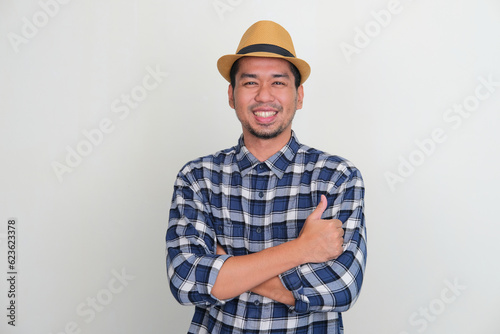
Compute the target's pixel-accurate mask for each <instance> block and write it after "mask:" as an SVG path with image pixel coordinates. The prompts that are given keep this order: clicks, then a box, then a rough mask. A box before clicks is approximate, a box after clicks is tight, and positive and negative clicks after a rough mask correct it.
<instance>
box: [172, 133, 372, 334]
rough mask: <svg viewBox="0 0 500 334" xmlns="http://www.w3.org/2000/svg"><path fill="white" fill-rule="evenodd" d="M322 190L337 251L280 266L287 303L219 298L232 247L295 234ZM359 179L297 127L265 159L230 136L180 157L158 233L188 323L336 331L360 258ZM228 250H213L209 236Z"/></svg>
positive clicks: (212, 327) (208, 327) (211, 327)
mask: <svg viewBox="0 0 500 334" xmlns="http://www.w3.org/2000/svg"><path fill="white" fill-rule="evenodd" d="M321 195H325V196H326V197H327V199H328V208H327V209H326V211H325V212H324V213H323V216H322V218H323V219H339V220H341V221H342V222H343V228H344V231H345V234H344V252H343V253H342V254H341V255H340V256H339V257H338V258H337V259H335V260H332V261H328V262H324V263H306V264H303V265H300V266H298V267H296V268H293V269H290V270H288V271H286V272H284V273H282V274H281V275H279V277H280V279H281V282H282V283H283V285H284V286H285V287H286V288H287V289H288V290H290V291H291V292H292V293H293V296H294V297H295V305H294V306H289V305H285V304H282V303H279V302H276V301H274V300H272V299H270V298H267V297H263V296H261V295H258V294H255V293H252V292H245V293H243V294H241V295H239V296H237V297H235V298H232V299H229V300H219V299H217V298H216V297H214V296H213V295H212V294H211V293H210V292H211V290H212V287H213V286H214V283H215V280H216V278H217V274H218V273H219V270H220V268H221V267H222V265H223V264H224V261H225V260H227V259H228V258H229V257H230V256H239V255H246V254H250V253H254V252H259V251H261V250H263V249H266V248H268V247H273V246H276V245H279V244H282V243H284V242H287V241H290V240H293V239H295V238H297V237H298V235H299V232H300V230H301V229H302V226H303V225H304V222H305V220H306V218H307V217H308V216H309V215H310V214H311V212H312V211H313V210H314V209H315V208H316V206H317V205H318V203H319V201H320V197H321ZM363 207H364V185H363V180H362V178H361V174H360V172H359V171H358V169H356V167H354V166H353V165H352V164H351V163H350V162H349V161H347V160H345V159H343V158H340V157H338V156H332V155H329V154H326V153H324V152H321V151H318V150H316V149H313V148H309V147H307V146H305V145H302V144H300V143H299V142H298V140H297V138H296V137H295V134H294V133H292V137H291V139H290V141H289V142H288V144H287V145H286V146H285V147H283V148H282V149H281V150H280V151H279V152H277V153H276V154H274V155H273V156H272V157H271V158H269V159H268V160H266V161H264V162H260V161H258V160H257V159H256V158H255V157H254V156H253V155H252V154H251V153H250V152H249V151H248V149H247V148H246V147H245V145H244V142H243V137H241V138H240V140H239V143H238V145H237V146H235V147H232V148H230V149H227V150H223V151H220V152H218V153H216V154H214V155H210V156H207V157H203V158H200V159H197V160H194V161H192V162H189V163H188V164H186V165H185V166H184V167H183V168H182V170H181V171H180V173H179V174H178V176H177V179H176V182H175V185H174V194H173V200H172V206H171V209H170V219H169V225H168V230H167V235H166V241H167V272H168V277H169V279H170V289H171V291H172V294H173V295H174V297H175V298H176V299H177V300H178V301H179V303H181V304H183V305H195V306H196V308H195V314H194V316H193V320H192V322H191V327H190V328H189V333H233V334H235V333H329V334H334V333H343V325H342V317H341V313H340V312H343V311H346V310H347V309H349V307H351V306H352V305H353V303H354V302H355V301H356V299H357V298H358V296H359V293H360V289H361V284H362V281H363V276H364V271H365V263H366V229H365V219H364V214H363ZM217 243H219V244H220V245H222V246H223V248H224V250H225V251H226V252H227V254H228V255H216V244H217Z"/></svg>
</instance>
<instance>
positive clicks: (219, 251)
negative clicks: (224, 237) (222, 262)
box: [215, 243, 227, 255]
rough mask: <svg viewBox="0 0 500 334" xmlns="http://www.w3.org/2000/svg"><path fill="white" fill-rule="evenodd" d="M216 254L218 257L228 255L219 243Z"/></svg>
mask: <svg viewBox="0 0 500 334" xmlns="http://www.w3.org/2000/svg"><path fill="white" fill-rule="evenodd" d="M215 254H217V255H227V253H226V251H225V250H224V248H222V246H221V245H219V243H217V249H216V250H215Z"/></svg>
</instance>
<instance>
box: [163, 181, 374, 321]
mask: <svg viewBox="0 0 500 334" xmlns="http://www.w3.org/2000/svg"><path fill="white" fill-rule="evenodd" d="M344 181H345V182H344V183H343V184H342V186H341V189H338V191H337V194H336V196H335V197H334V202H333V204H332V205H333V210H334V212H335V214H334V217H335V218H338V220H337V219H332V220H323V219H321V214H322V212H323V211H324V210H325V208H326V206H327V203H326V198H325V197H324V196H322V198H321V202H320V204H319V205H318V207H317V208H316V209H315V210H314V212H313V213H312V214H310V216H309V217H308V218H307V219H306V221H305V223H304V225H303V228H302V230H301V232H300V234H299V236H298V237H297V238H296V239H294V240H291V241H288V242H285V243H283V244H280V245H278V246H275V247H270V248H267V249H264V250H262V251H260V252H257V253H252V254H249V255H242V256H228V255H227V254H225V251H224V249H222V247H220V246H218V247H217V244H216V240H215V239H214V238H213V235H212V234H211V233H208V232H209V231H210V230H206V229H205V225H204V223H203V222H204V220H205V219H206V217H204V216H203V206H202V205H203V204H202V201H200V200H198V199H197V198H196V194H195V193H194V192H192V191H191V190H189V189H188V188H186V187H181V188H179V189H178V190H177V195H176V196H177V198H178V200H175V201H174V203H177V201H179V203H181V204H179V205H177V204H176V206H173V208H172V209H171V224H170V227H169V229H168V231H167V246H168V255H167V267H168V276H169V279H170V287H171V290H172V293H173V295H174V296H175V298H176V299H177V300H178V301H179V302H180V303H181V304H185V305H200V306H207V305H216V304H224V303H225V302H226V301H227V300H229V299H231V298H234V297H237V296H239V295H241V294H242V293H244V292H247V291H251V292H254V293H257V294H260V295H262V296H265V297H269V298H271V299H273V300H276V301H278V302H281V303H284V304H288V305H294V306H295V308H294V310H295V311H296V312H309V311H337V312H343V311H345V310H347V309H348V308H349V307H350V306H351V305H352V304H353V303H354V302H355V300H356V299H357V296H358V295H359V291H360V289H361V285H362V281H363V276H364V269H365V261H366V231H365V226H364V215H363V206H364V205H363V193H364V188H363V183H362V179H361V177H360V176H359V174H351V175H350V176H349V177H348V179H347V180H344ZM185 203H189V206H188V205H186V204H185ZM341 222H343V224H342V223H341ZM342 225H343V226H342ZM344 232H345V234H344V235H342V234H343V233H344Z"/></svg>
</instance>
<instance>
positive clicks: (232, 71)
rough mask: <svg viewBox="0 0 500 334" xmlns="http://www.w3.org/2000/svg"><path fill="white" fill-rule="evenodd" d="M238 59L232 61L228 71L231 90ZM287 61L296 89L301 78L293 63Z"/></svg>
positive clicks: (233, 85) (234, 81) (236, 71)
mask: <svg viewBox="0 0 500 334" xmlns="http://www.w3.org/2000/svg"><path fill="white" fill-rule="evenodd" d="M240 59H241V58H240ZM240 59H238V60H236V61H235V62H234V63H233V66H231V71H229V77H230V79H231V86H232V87H233V90H234V87H235V85H236V73H238V68H239V66H240V65H239V62H240ZM288 63H289V64H290V71H291V72H292V74H293V77H294V78H295V89H298V88H299V86H300V81H301V79H302V78H301V75H300V72H299V70H298V68H297V67H296V66H295V65H294V64H292V63H291V62H288Z"/></svg>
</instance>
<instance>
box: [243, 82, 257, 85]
mask: <svg viewBox="0 0 500 334" xmlns="http://www.w3.org/2000/svg"><path fill="white" fill-rule="evenodd" d="M256 84H257V83H256V82H255V81H247V82H245V83H244V84H243V85H244V86H252V85H256Z"/></svg>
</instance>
